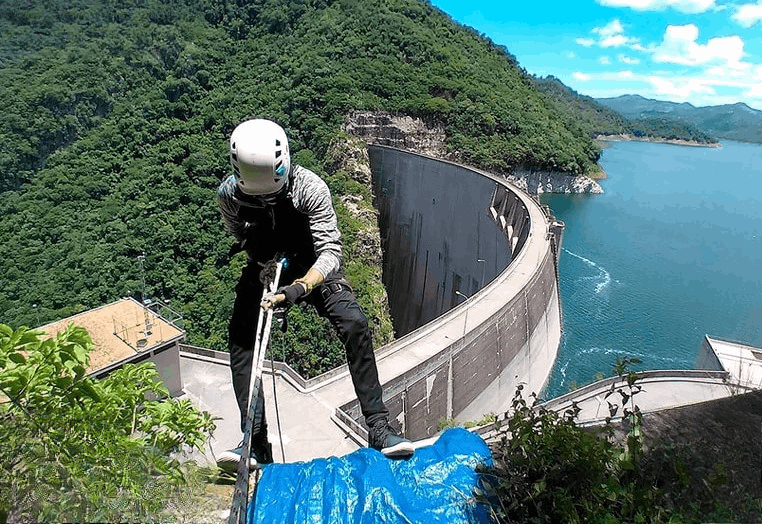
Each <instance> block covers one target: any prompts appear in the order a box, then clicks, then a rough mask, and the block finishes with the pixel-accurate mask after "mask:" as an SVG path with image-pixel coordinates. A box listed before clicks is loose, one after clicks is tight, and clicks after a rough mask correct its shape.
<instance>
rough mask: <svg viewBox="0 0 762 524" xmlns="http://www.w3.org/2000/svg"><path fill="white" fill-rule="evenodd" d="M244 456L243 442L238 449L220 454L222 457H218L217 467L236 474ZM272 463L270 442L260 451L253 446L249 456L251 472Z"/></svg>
mask: <svg viewBox="0 0 762 524" xmlns="http://www.w3.org/2000/svg"><path fill="white" fill-rule="evenodd" d="M242 454H243V442H240V443H239V444H238V447H236V448H233V449H229V450H227V451H223V452H222V453H220V456H219V457H217V467H218V468H220V469H221V470H223V471H226V472H235V471H236V470H237V469H238V463H239V462H240V461H241V455H242ZM272 461H273V454H272V446H271V445H270V443H269V442H266V443H265V445H264V446H261V447H260V449H258V450H257V449H254V446H253V445H252V448H251V454H250V455H249V470H250V471H251V470H254V469H257V468H258V467H259V466H260V465H264V464H271V463H272Z"/></svg>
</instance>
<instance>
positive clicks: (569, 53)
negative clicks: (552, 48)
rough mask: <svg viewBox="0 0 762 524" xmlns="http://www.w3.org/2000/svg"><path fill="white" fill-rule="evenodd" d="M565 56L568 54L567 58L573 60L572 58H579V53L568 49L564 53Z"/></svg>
mask: <svg viewBox="0 0 762 524" xmlns="http://www.w3.org/2000/svg"><path fill="white" fill-rule="evenodd" d="M564 56H566V58H568V59H569V60H571V59H572V58H577V54H576V53H575V52H574V51H567V52H566V53H564Z"/></svg>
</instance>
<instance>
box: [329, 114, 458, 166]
mask: <svg viewBox="0 0 762 524" xmlns="http://www.w3.org/2000/svg"><path fill="white" fill-rule="evenodd" d="M341 129H342V131H344V132H346V133H349V134H350V135H354V136H357V137H360V138H362V139H363V140H364V141H365V142H368V143H371V144H379V145H383V146H391V147H396V148H397V149H404V150H406V151H414V152H416V153H422V154H424V155H429V156H434V157H439V158H446V156H447V151H446V149H445V147H444V142H445V138H447V136H446V135H445V131H444V127H442V126H438V125H429V124H426V123H425V122H424V121H423V120H421V119H418V118H412V117H409V116H404V115H392V114H391V113H384V112H374V111H354V112H352V113H350V114H349V115H347V118H346V119H345V120H344V124H343V125H342V127H341Z"/></svg>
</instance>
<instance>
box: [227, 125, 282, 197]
mask: <svg viewBox="0 0 762 524" xmlns="http://www.w3.org/2000/svg"><path fill="white" fill-rule="evenodd" d="M230 163H231V164H232V165H233V171H234V173H235V179H236V182H238V187H240V188H241V191H243V192H244V193H246V194H247V195H257V196H260V195H270V194H273V193H277V192H278V191H280V190H281V189H283V186H284V185H285V184H286V181H287V180H288V174H289V171H290V170H291V155H290V154H289V152H288V138H287V137H286V132H285V131H283V128H282V127H280V126H279V125H278V124H276V123H275V122H271V121H270V120H264V119H261V118H258V119H254V120H247V121H245V122H243V123H241V124H239V125H238V127H236V128H235V130H234V131H233V134H232V135H230Z"/></svg>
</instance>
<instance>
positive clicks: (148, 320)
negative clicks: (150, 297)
mask: <svg viewBox="0 0 762 524" xmlns="http://www.w3.org/2000/svg"><path fill="white" fill-rule="evenodd" d="M145 259H146V256H145V255H138V261H139V262H140V280H141V281H142V288H141V292H140V301H141V305H142V306H143V314H144V317H145V323H146V329H145V336H146V338H148V337H149V336H150V335H151V328H153V324H152V323H151V318H150V316H149V315H148V305H147V304H146V302H147V301H146V276H145V270H144V268H143V261H144V260H145Z"/></svg>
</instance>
